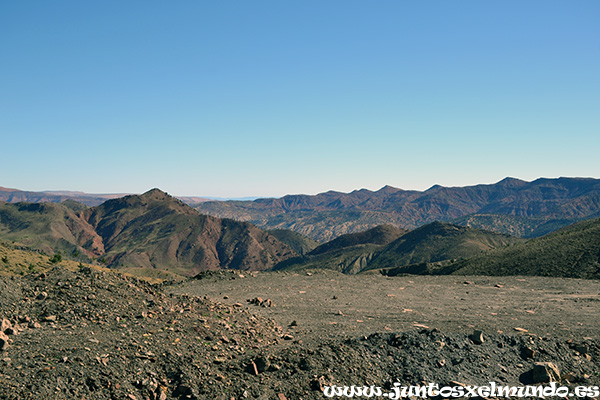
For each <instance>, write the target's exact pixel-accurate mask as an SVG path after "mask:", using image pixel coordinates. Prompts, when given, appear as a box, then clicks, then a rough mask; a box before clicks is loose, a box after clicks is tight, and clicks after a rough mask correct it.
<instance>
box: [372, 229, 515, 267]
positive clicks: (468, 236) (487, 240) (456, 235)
mask: <svg viewBox="0 0 600 400" xmlns="http://www.w3.org/2000/svg"><path fill="white" fill-rule="evenodd" d="M521 241H523V239H519V238H514V237H511V236H506V235H501V234H498V233H494V232H488V231H482V230H479V229H473V228H468V227H464V226H457V225H452V224H448V223H443V222H432V223H431V224H427V225H425V226H422V227H420V228H418V229H415V230H413V231H411V232H409V233H407V234H405V235H403V236H401V237H399V238H398V239H397V240H395V241H394V242H392V243H390V244H389V245H387V246H386V247H385V248H384V249H382V250H381V252H379V253H378V254H377V255H376V256H375V257H374V259H373V260H372V261H371V262H370V263H369V266H368V269H374V268H389V267H401V266H406V265H411V264H418V263H430V262H438V261H445V260H456V259H463V258H469V257H473V256H475V255H477V254H479V253H481V252H484V251H487V250H491V249H494V248H498V247H505V246H508V245H511V244H514V243H518V242H521Z"/></svg>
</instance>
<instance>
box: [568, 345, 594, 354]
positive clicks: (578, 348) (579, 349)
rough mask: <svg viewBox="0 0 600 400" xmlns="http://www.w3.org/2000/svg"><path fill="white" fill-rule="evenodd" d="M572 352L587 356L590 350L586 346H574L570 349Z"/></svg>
mask: <svg viewBox="0 0 600 400" xmlns="http://www.w3.org/2000/svg"><path fill="white" fill-rule="evenodd" d="M572 349H573V350H575V351H577V352H579V353H581V354H587V353H588V352H589V351H590V349H589V347H588V346H587V345H586V344H576V345H574V346H573V347H572Z"/></svg>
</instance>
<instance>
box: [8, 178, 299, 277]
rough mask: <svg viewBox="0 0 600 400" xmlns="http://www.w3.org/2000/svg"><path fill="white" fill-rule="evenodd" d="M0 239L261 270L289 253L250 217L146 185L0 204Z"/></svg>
mask: <svg viewBox="0 0 600 400" xmlns="http://www.w3.org/2000/svg"><path fill="white" fill-rule="evenodd" d="M0 239H1V240H3V241H6V242H12V243H17V244H19V245H23V246H26V247H29V248H34V249H39V250H42V251H45V252H47V253H49V254H51V253H53V252H61V253H62V254H64V255H68V256H69V257H74V258H80V259H82V260H85V261H88V260H97V261H99V262H100V263H101V264H104V265H106V266H109V267H113V268H128V267H135V268H146V269H162V270H171V271H174V272H176V273H180V274H183V275H193V274H195V273H197V272H199V271H201V270H206V269H219V268H229V269H239V270H262V269H268V268H270V267H272V266H273V265H275V264H277V263H279V262H281V261H283V260H285V259H287V258H290V257H293V256H296V255H297V253H296V252H295V251H294V250H292V249H291V248H290V247H289V246H287V245H286V244H284V243H283V242H281V241H280V240H278V239H277V238H276V237H275V236H273V235H270V234H268V233H267V232H265V231H263V230H261V229H259V228H257V227H255V226H254V225H252V224H249V223H245V222H238V221H234V220H231V219H220V218H215V217H211V216H207V215H202V214H200V213H198V212H197V211H196V210H194V209H193V208H191V207H189V206H188V205H186V204H184V203H183V202H182V201H180V200H178V199H175V198H173V197H171V196H169V195H168V194H166V193H164V192H162V191H160V190H158V189H153V190H150V191H148V192H146V193H144V194H142V195H130V196H125V197H122V198H118V199H112V200H108V201H105V202H104V203H102V204H101V205H99V206H95V207H87V206H85V205H83V204H80V203H76V202H74V201H72V200H68V201H65V202H63V203H60V204H59V203H14V204H13V203H0Z"/></svg>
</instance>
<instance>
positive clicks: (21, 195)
mask: <svg viewBox="0 0 600 400" xmlns="http://www.w3.org/2000/svg"><path fill="white" fill-rule="evenodd" d="M130 194H131V193H111V194H90V193H84V192H76V191H69V190H50V191H44V192H29V191H25V190H19V189H10V188H5V187H2V186H0V201H4V202H6V203H19V202H27V203H62V202H63V201H67V200H72V201H76V202H78V203H81V204H85V205H86V206H97V205H100V204H102V203H104V202H105V201H106V200H111V199H118V198H119V197H124V196H127V195H130ZM177 198H178V199H179V200H181V201H183V202H184V203H186V204H189V205H191V206H195V205H198V204H200V203H202V202H205V201H210V200H214V199H209V198H205V197H194V196H181V197H177Z"/></svg>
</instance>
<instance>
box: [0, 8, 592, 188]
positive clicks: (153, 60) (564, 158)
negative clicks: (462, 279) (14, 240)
mask: <svg viewBox="0 0 600 400" xmlns="http://www.w3.org/2000/svg"><path fill="white" fill-rule="evenodd" d="M0 138H1V143H0V146H1V147H0V149H1V153H0V154H1V158H0V160H1V161H0V162H1V168H0V186H5V187H15V188H19V189H24V190H59V189H68V190H82V191H86V192H93V193H106V192H131V193H141V192H144V191H146V190H148V189H150V188H153V187H159V188H161V189H163V190H165V191H167V192H169V193H172V194H176V195H205V196H222V197H241V196H281V195H284V194H287V193H308V194H314V193H318V192H322V191H326V190H329V189H333V190H339V191H351V190H353V189H360V188H368V189H373V190H375V189H379V188H380V187H382V186H384V185H386V184H389V185H392V186H396V187H401V188H405V189H421V190H422V189H426V188H428V187H430V186H432V185H433V184H441V185H445V186H463V185H470V184H477V183H492V182H496V181H499V180H500V179H502V178H504V177H506V176H513V177H517V178H521V179H525V180H533V179H535V178H538V177H558V176H587V177H600V2H599V1H597V0H591V1H586V0H581V1H566V0H563V1H551V0H542V1H535V0H532V1H522V0H518V1H510V0H508V1H507V0H497V1H481V0H476V1H461V0H457V1H443V0H439V1H421V0H419V1H417V0H414V1H397V0H393V1H392V0H381V1H366V0H363V1H354V0H318V1H305V0H303V1H281V0H272V1H262V0H253V1H247V0H239V1H238V0H235V1H234V0H232V1H195V0H194V1H191V0H189V1H186V0H182V1H172V2H166V1H148V0H145V1H133V0H131V1H130V0H128V1H80V0H77V1H61V0H56V1H45V0H44V1H3V2H1V3H0Z"/></svg>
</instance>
